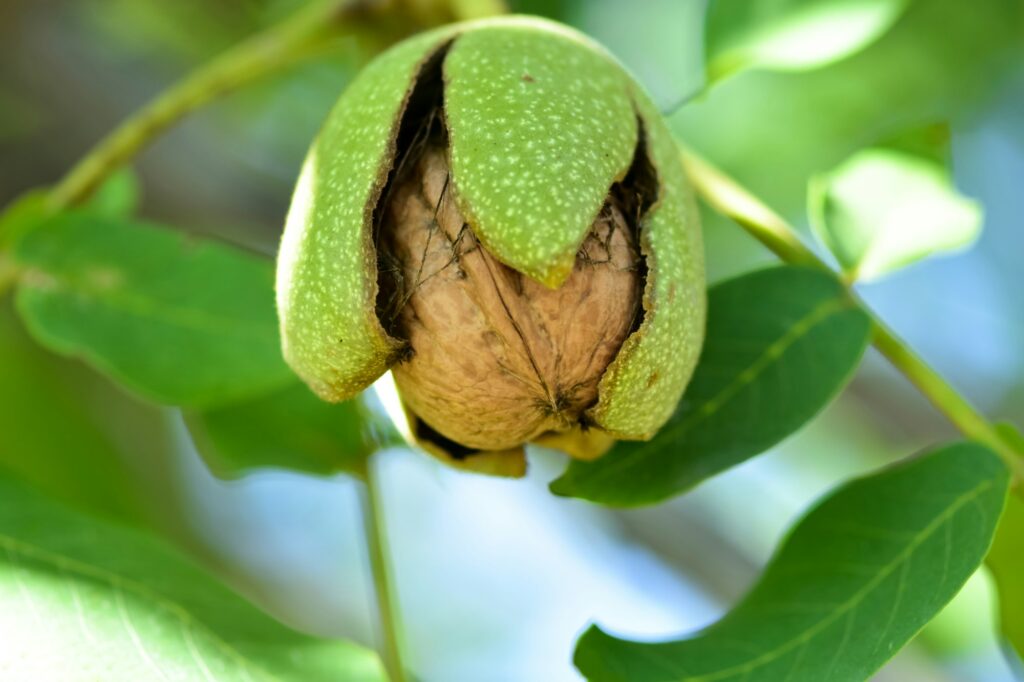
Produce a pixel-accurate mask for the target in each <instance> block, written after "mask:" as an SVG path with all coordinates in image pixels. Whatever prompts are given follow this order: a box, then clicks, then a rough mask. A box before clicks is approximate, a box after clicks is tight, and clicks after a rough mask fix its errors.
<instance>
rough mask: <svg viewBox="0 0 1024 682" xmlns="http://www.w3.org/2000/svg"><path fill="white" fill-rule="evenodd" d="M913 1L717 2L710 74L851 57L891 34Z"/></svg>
mask: <svg viewBox="0 0 1024 682" xmlns="http://www.w3.org/2000/svg"><path fill="white" fill-rule="evenodd" d="M909 4H910V0H713V1H712V2H711V4H710V5H709V7H708V19H707V37H706V38H705V40H706V43H707V54H708V57H707V61H708V77H709V79H710V80H712V81H714V80H717V79H719V78H721V77H722V76H725V75H728V74H730V73H733V72H736V71H739V70H741V69H747V68H756V67H760V68H766V69H779V70H786V71H788V70H802V69H812V68H816V67H820V66H824V65H826V64H829V63H831V62H834V61H837V60H839V59H842V58H843V57H847V56H849V55H851V54H853V53H854V52H857V51H858V50H861V49H862V48H864V47H865V46H867V45H868V44H870V43H872V42H873V41H875V40H876V39H877V38H878V37H879V36H881V35H882V34H883V33H885V32H886V31H887V30H889V28H890V27H891V26H892V25H893V24H894V23H895V22H896V20H897V19H898V18H899V17H900V15H901V14H903V11H904V10H905V9H906V8H907V6H908V5H909Z"/></svg>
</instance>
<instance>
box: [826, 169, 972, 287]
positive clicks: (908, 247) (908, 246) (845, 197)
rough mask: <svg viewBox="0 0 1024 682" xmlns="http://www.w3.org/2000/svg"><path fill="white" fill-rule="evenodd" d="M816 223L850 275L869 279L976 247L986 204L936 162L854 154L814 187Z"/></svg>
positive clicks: (855, 277)
mask: <svg viewBox="0 0 1024 682" xmlns="http://www.w3.org/2000/svg"><path fill="white" fill-rule="evenodd" d="M808 202H809V211H810V215H811V223H812V225H813V226H814V229H815V232H816V233H817V234H818V236H819V238H820V239H821V240H822V241H823V242H824V243H825V244H826V245H827V246H828V247H829V249H830V250H831V251H832V253H833V254H835V256H836V259H837V260H838V261H839V263H840V265H842V267H843V269H844V270H846V271H847V272H848V273H849V274H850V277H851V278H854V279H860V280H870V279H875V278H878V277H880V276H882V275H885V274H886V273H888V272H891V271H893V270H896V269H898V268H901V267H903V266H905V265H908V264H910V263H913V262H915V261H917V260H920V259H922V258H925V257H927V256H930V255H932V254H936V253H941V252H943V251H953V250H956V249H961V248H964V247H966V246H968V245H970V244H971V243H972V242H973V241H974V240H975V239H976V238H977V237H978V235H979V234H980V232H981V217H982V212H981V207H980V205H979V204H978V203H977V202H975V201H972V200H970V199H968V198H966V197H964V196H963V195H961V194H959V193H958V192H957V191H956V189H955V188H954V187H953V185H952V183H951V182H950V179H949V177H948V174H947V172H946V170H945V168H944V167H943V166H941V165H939V164H937V163H935V162H934V161H931V160H928V159H924V158H920V157H916V156H912V155H910V154H905V153H902V152H897V151H892V150H888V149H867V150H864V151H862V152H859V153H857V154H855V155H854V156H853V157H851V158H850V159H849V160H848V161H846V162H845V163H843V164H842V165H841V166H840V167H839V168H837V169H836V170H834V171H833V172H831V173H829V174H827V175H822V176H819V177H817V178H814V179H812V181H811V183H810V186H809V188H808Z"/></svg>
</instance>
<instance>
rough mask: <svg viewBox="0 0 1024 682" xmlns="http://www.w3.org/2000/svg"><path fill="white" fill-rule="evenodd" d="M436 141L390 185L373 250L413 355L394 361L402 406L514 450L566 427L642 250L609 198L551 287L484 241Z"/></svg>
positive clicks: (594, 382)
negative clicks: (570, 266) (461, 203)
mask: <svg viewBox="0 0 1024 682" xmlns="http://www.w3.org/2000/svg"><path fill="white" fill-rule="evenodd" d="M445 156H446V155H445V151H444V150H443V149H438V148H433V149H430V150H429V151H427V153H426V154H424V155H423V156H422V158H421V159H420V160H419V163H418V164H417V167H416V169H415V172H413V173H412V174H411V176H410V177H409V179H408V180H407V181H405V182H402V183H401V184H400V185H399V186H398V187H396V188H395V191H394V192H393V193H392V196H391V198H390V201H389V204H388V207H387V209H386V211H387V213H386V215H385V219H384V222H383V224H382V228H381V244H380V245H379V248H380V251H381V252H382V253H386V254H387V256H388V263H389V265H388V267H389V268H392V269H393V271H392V272H391V276H392V281H394V282H396V284H397V285H396V286H395V287H394V289H393V291H392V292H390V293H391V300H392V305H390V306H386V308H392V309H397V319H396V320H395V324H396V330H397V331H396V335H397V336H401V337H402V338H404V339H406V340H408V342H409V345H410V347H411V349H412V353H411V356H410V357H409V358H408V359H407V360H404V361H400V362H399V363H397V364H396V365H394V366H393V368H392V371H393V372H394V376H395V380H396V382H397V383H398V387H399V390H400V391H401V393H402V396H403V397H404V399H405V400H406V402H407V404H408V405H409V407H410V408H411V409H412V411H413V412H415V413H416V414H417V415H418V416H419V417H420V418H421V419H423V420H424V421H425V422H427V423H428V424H429V425H430V426H431V427H432V428H434V429H435V430H436V431H438V432H439V433H441V434H442V435H444V436H445V437H446V438H449V439H451V440H453V441H456V442H457V443H460V444H462V445H464V446H466V447H469V448H478V449H481V450H499V449H505V448H511V447H514V446H517V445H520V444H522V443H524V442H527V441H530V440H533V439H534V438H536V437H537V436H539V435H541V434H542V433H545V432H548V431H565V430H568V429H572V428H573V427H575V426H576V425H577V423H578V420H579V418H580V417H581V415H582V414H583V412H584V410H586V409H587V408H589V407H590V406H591V405H593V404H594V403H596V402H597V386H598V382H599V381H600V379H601V377H602V376H603V375H604V372H605V369H606V368H607V366H608V363H609V362H611V360H612V358H614V357H615V355H616V354H617V353H618V351H619V347H620V346H621V345H622V342H623V340H625V338H626V336H627V335H628V334H629V331H630V327H631V325H632V323H633V321H634V320H636V319H637V316H638V315H639V312H640V310H639V306H640V293H641V288H642V283H641V281H640V274H639V272H638V267H639V261H640V257H639V253H638V251H637V250H636V247H635V246H634V244H633V243H632V236H631V235H630V232H629V229H628V227H627V224H626V221H625V219H624V218H623V216H622V215H621V213H619V211H618V210H617V209H616V208H614V207H612V206H608V207H607V210H606V211H605V212H604V213H602V215H601V216H600V217H599V218H598V220H597V221H596V222H595V224H594V226H593V230H592V231H591V232H590V234H589V235H588V236H587V238H586V240H585V241H584V243H583V246H582V247H581V248H580V251H579V255H578V256H577V258H576V259H575V268H574V270H573V272H572V274H571V275H570V276H569V278H568V279H567V280H566V282H565V283H564V284H563V285H562V286H561V287H560V288H558V289H548V288H547V287H545V286H543V285H542V284H539V283H538V282H535V281H533V280H531V279H529V278H528V277H525V276H524V275H523V274H521V273H519V272H518V271H516V270H513V269H512V268H510V267H508V266H506V265H503V264H502V263H500V262H499V261H498V260H497V259H496V258H495V257H494V256H493V255H491V253H490V252H489V251H488V250H487V249H485V248H481V246H480V243H479V242H478V241H477V238H476V236H475V235H474V233H473V230H472V228H471V227H470V226H469V224H468V223H467V222H466V220H465V219H464V218H463V216H462V214H461V212H460V211H459V209H458V208H457V206H456V202H455V201H454V197H453V194H452V189H451V186H450V175H449V170H448V162H447V159H446V158H445Z"/></svg>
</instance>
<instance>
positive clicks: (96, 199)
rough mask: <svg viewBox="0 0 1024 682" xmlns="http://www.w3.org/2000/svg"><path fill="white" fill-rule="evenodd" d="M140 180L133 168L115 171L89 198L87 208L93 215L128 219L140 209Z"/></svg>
mask: <svg viewBox="0 0 1024 682" xmlns="http://www.w3.org/2000/svg"><path fill="white" fill-rule="evenodd" d="M139 193H140V189H139V178H138V176H137V175H135V172H134V171H132V169H131V168H120V169H118V170H117V171H115V172H114V173H113V174H111V176H110V177H109V178H107V179H106V181H104V182H103V184H102V185H100V186H99V188H97V189H96V191H95V192H94V193H93V195H92V196H91V197H89V201H88V202H87V204H86V205H87V206H88V208H89V210H90V211H91V212H93V213H99V214H101V215H105V216H110V217H111V218H127V217H129V216H131V215H133V214H135V212H136V211H137V210H138V208H139Z"/></svg>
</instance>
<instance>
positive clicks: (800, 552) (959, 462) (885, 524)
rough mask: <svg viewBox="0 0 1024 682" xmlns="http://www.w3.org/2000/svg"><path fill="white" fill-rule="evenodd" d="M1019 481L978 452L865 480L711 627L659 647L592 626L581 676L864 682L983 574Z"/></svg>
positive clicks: (845, 492)
mask: <svg viewBox="0 0 1024 682" xmlns="http://www.w3.org/2000/svg"><path fill="white" fill-rule="evenodd" d="M1009 483H1010V474H1009V471H1008V470H1007V468H1006V466H1005V464H1003V462H1002V461H1000V459H999V458H998V457H996V455H995V454H994V453H992V452H990V451H988V450H986V449H985V448H983V447H982V446H980V445H976V444H972V443H962V444H956V445H951V446H947V447H945V448H941V449H938V450H936V451H934V452H930V453H927V454H925V455H924V456H922V457H919V458H916V459H914V460H911V461H910V462H906V463H902V464H900V465H897V466H896V467H892V468H890V469H886V470H883V471H881V472H879V473H877V474H875V475H873V476H867V477H864V478H861V479H859V480H856V481H853V482H851V483H849V484H846V485H844V486H843V487H841V488H840V489H839V490H837V491H836V492H835V493H833V494H831V495H830V496H828V497H827V498H826V499H825V500H823V501H822V502H821V503H819V504H818V505H817V506H816V507H815V508H814V509H812V510H811V511H810V512H809V513H808V514H807V515H806V516H805V517H804V518H803V519H802V520H801V521H800V522H799V523H798V524H797V526H796V527H795V528H794V530H793V531H792V534H791V535H790V536H789V537H788V538H787V539H786V541H785V543H784V544H783V545H782V547H781V548H780V549H779V551H778V554H777V555H776V556H775V557H774V558H773V559H772V561H771V562H770V563H769V564H768V566H767V568H766V569H765V572H764V575H763V576H762V578H761V580H760V581H759V582H758V583H757V585H756V586H755V587H754V588H753V589H752V590H751V592H750V593H749V594H748V595H747V596H746V597H745V598H744V599H743V600H742V601H741V602H740V603H739V604H738V605H737V606H736V607H735V608H734V609H733V610H732V611H730V612H729V613H728V615H726V616H725V617H723V618H722V619H721V620H719V621H718V622H716V623H715V624H714V625H712V626H711V627H709V628H707V629H706V630H703V631H701V632H699V633H697V634H696V635H694V636H693V637H691V638H689V639H685V640H681V641H677V642H665V643H659V644H642V643H638V642H628V641H623V640H620V639H616V638H614V637H611V636H609V635H606V634H604V633H603V632H602V631H601V630H600V629H597V628H591V629H590V630H589V631H588V632H587V633H586V634H584V635H583V637H582V638H581V639H580V643H579V646H578V648H577V650H576V656H575V661H576V665H577V666H578V667H579V669H580V671H581V672H582V673H583V674H584V675H585V676H586V678H587V679H588V680H593V681H595V682H644V681H651V682H653V681H654V680H665V679H674V680H679V681H680V682H685V681H687V680H692V681H694V682H696V681H697V680H706V679H708V678H712V679H717V680H751V681H752V682H753V681H763V682H774V681H776V680H781V679H795V680H835V681H837V682H839V681H849V682H854V681H855V680H866V679H868V678H869V677H870V676H871V674H872V673H874V672H875V671H876V670H877V669H878V668H880V667H882V664H884V663H885V662H886V661H887V660H889V658H891V657H892V655H893V654H894V653H895V652H896V651H898V650H899V649H900V648H901V647H902V646H903V645H904V644H905V643H906V642H907V641H909V640H910V639H911V638H912V637H913V636H914V635H916V634H917V632H918V631H919V630H920V629H921V628H922V627H924V625H925V624H926V623H928V621H929V620H931V619H932V617H934V616H935V615H936V614H937V613H938V612H939V611H940V610H941V609H942V607H944V606H945V605H946V603H947V602H949V601H950V600H951V599H952V598H953V597H954V596H955V595H956V593H957V592H959V591H960V588H961V587H962V586H963V585H964V583H965V582H966V581H967V579H968V578H969V577H970V576H971V574H972V573H974V571H975V569H976V568H977V567H978V566H979V565H980V564H981V562H982V560H983V559H984V557H985V553H986V552H987V551H988V547H989V544H990V542H991V540H992V534H993V533H994V532H995V528H996V524H997V523H998V520H999V515H1000V513H1001V512H1002V510H1003V505H1004V504H1005V501H1006V493H1007V489H1008V486H1009ZM938 566H941V567H942V568H941V570H936V567H938Z"/></svg>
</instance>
